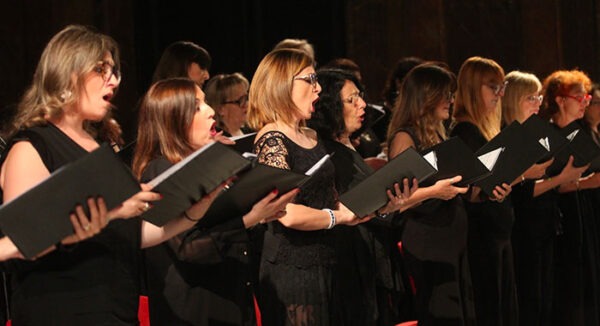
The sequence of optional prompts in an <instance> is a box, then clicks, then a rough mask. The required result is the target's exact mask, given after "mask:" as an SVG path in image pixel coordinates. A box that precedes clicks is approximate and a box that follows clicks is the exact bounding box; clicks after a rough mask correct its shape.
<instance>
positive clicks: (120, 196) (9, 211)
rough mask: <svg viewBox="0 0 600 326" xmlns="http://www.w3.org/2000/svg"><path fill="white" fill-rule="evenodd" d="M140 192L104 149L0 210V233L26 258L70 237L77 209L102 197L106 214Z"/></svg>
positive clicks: (113, 155) (64, 170) (129, 173)
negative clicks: (72, 218) (107, 210)
mask: <svg viewBox="0 0 600 326" xmlns="http://www.w3.org/2000/svg"><path fill="white" fill-rule="evenodd" d="M138 191H140V186H139V183H138V182H137V181H136V180H135V178H134V177H133V175H132V174H131V171H130V170H129V169H128V168H127V167H126V166H125V165H124V164H123V162H122V161H121V160H120V158H119V157H117V155H116V154H115V153H114V151H113V150H112V149H111V148H110V147H109V146H108V145H102V146H101V147H100V148H99V149H97V150H95V151H93V152H91V153H89V154H87V155H85V156H84V157H82V158H80V159H79V160H77V161H75V162H73V163H70V164H67V165H65V166H63V167H62V168H60V169H58V170H56V171H55V172H54V173H53V174H52V175H51V176H50V177H48V178H47V179H46V180H44V181H43V182H41V183H40V184H38V185H37V186H35V187H34V188H32V189H30V190H29V191H27V192H25V193H23V194H21V195H20V196H18V197H17V198H15V199H14V200H11V201H10V202H8V203H6V204H5V205H3V206H2V208H0V228H2V232H4V234H6V235H8V236H9V237H10V238H11V239H12V241H13V242H14V243H15V245H16V246H17V248H19V250H20V251H21V253H23V256H25V258H31V257H34V256H35V255H36V254H38V253H40V252H41V251H42V250H44V249H46V248H48V247H50V246H51V245H53V244H55V243H57V242H59V241H60V240H61V239H63V238H64V237H66V236H67V235H69V234H72V233H73V226H72V224H71V221H70V219H69V215H70V213H71V212H73V210H74V208H75V206H76V205H77V204H81V205H82V206H83V207H84V209H85V210H86V212H88V208H87V199H88V198H89V197H92V196H102V197H103V198H104V201H105V202H106V206H107V207H108V209H112V208H115V207H117V206H118V205H119V204H121V203H122V202H123V201H125V200H126V199H128V198H129V197H131V196H133V195H134V194H136V193H137V192H138Z"/></svg>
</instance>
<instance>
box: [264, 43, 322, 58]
mask: <svg viewBox="0 0 600 326" xmlns="http://www.w3.org/2000/svg"><path fill="white" fill-rule="evenodd" d="M280 49H296V50H301V51H304V52H306V53H307V54H308V55H309V56H310V57H311V58H312V60H313V61H314V60H315V49H314V47H313V45H312V44H310V43H309V42H308V41H307V40H306V39H298V38H286V39H283V40H281V41H279V43H277V44H276V45H275V46H274V47H273V51H275V50H280Z"/></svg>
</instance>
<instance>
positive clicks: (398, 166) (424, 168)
mask: <svg viewBox="0 0 600 326" xmlns="http://www.w3.org/2000/svg"><path fill="white" fill-rule="evenodd" d="M434 173H436V170H435V168H434V167H433V166H431V164H429V162H427V160H425V159H424V158H423V157H422V156H421V155H419V153H418V152H417V151H416V150H415V149H414V148H408V149H407V150H405V151H404V152H402V153H400V155H398V156H396V157H394V158H393V159H392V160H391V161H389V162H388V163H387V164H386V165H384V166H383V167H382V168H381V169H379V170H377V171H375V172H374V173H373V174H371V175H370V176H369V177H367V179H365V180H363V181H362V182H360V183H359V184H358V185H356V186H355V187H354V188H352V189H350V190H348V191H347V192H345V193H344V194H343V195H341V196H340V201H341V202H342V203H343V204H344V205H346V207H348V208H349V209H350V210H351V211H352V212H354V214H355V215H356V216H358V217H364V216H366V215H368V214H371V213H373V212H375V211H376V210H377V209H379V208H381V207H383V206H384V205H385V204H386V203H387V202H388V200H389V199H388V196H387V193H386V190H387V189H393V186H394V184H395V183H399V184H402V180H403V179H404V178H408V179H409V180H411V183H412V179H413V178H416V179H417V181H419V182H421V181H423V180H425V179H426V178H428V177H429V176H431V175H433V174H434Z"/></svg>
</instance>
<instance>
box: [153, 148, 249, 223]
mask: <svg viewBox="0 0 600 326" xmlns="http://www.w3.org/2000/svg"><path fill="white" fill-rule="evenodd" d="M249 166H250V161H248V160H246V159H245V158H244V157H242V156H241V155H239V154H238V153H237V152H236V151H234V150H233V149H231V148H229V147H228V146H226V145H223V144H221V143H219V142H214V143H211V144H209V145H206V146H204V147H202V148H201V149H199V150H197V151H195V152H194V153H192V154H190V155H189V156H187V157H186V158H185V159H183V160H181V161H180V162H178V163H177V164H174V165H173V166H171V167H170V168H168V169H167V170H166V171H164V172H163V173H161V174H160V175H158V176H157V177H156V178H154V179H152V180H151V181H150V182H148V184H149V185H150V186H152V191H154V192H158V193H159V194H161V195H162V197H163V198H162V199H161V200H159V201H156V202H154V203H153V205H154V206H153V207H152V208H151V209H150V210H148V211H147V212H145V213H143V214H142V218H143V219H145V220H147V221H148V222H150V223H152V224H155V225H158V226H162V225H164V224H166V223H167V222H168V221H169V220H171V219H173V218H175V217H177V216H180V215H181V214H183V212H184V211H185V210H186V209H188V208H190V206H192V205H193V204H194V203H195V202H197V201H198V200H200V199H201V198H202V197H203V196H204V195H206V194H208V193H210V192H211V191H213V190H214V189H216V188H217V186H219V185H220V184H221V183H223V182H224V181H226V180H227V179H228V178H229V177H231V176H234V175H236V174H237V173H238V172H240V171H242V170H244V169H245V168H247V167H249Z"/></svg>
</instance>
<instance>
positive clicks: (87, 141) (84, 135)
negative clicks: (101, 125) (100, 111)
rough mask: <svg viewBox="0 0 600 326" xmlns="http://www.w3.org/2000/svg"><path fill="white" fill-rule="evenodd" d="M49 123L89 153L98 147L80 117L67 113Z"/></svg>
mask: <svg viewBox="0 0 600 326" xmlns="http://www.w3.org/2000/svg"><path fill="white" fill-rule="evenodd" d="M49 122H51V123H52V124H54V125H55V126H56V127H57V128H58V129H60V130H61V131H62V132H63V133H65V135H67V136H69V138H71V139H72V140H73V141H74V142H76V143H77V144H79V146H81V147H83V148H84V149H86V150H87V151H92V150H94V149H96V148H97V147H98V143H97V142H96V140H95V139H94V137H92V135H90V134H89V133H88V132H87V131H86V130H85V128H84V121H83V120H82V119H81V118H80V117H79V116H77V115H69V114H66V113H65V114H63V115H62V116H61V117H58V118H56V119H50V120H49Z"/></svg>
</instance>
